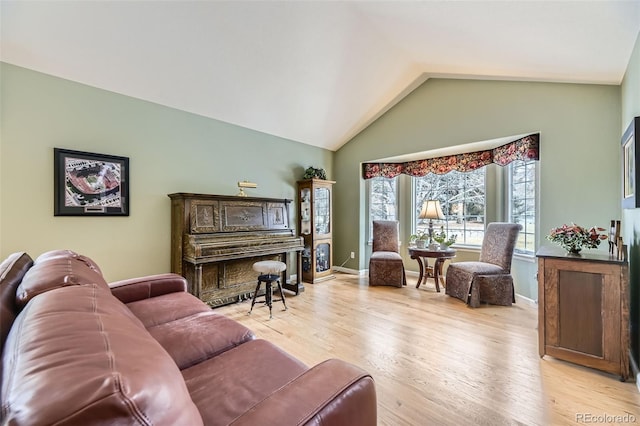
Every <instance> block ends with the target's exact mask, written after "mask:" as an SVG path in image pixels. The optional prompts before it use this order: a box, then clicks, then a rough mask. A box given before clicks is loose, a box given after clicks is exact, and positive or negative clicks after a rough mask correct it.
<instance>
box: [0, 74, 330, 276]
mask: <svg viewBox="0 0 640 426" xmlns="http://www.w3.org/2000/svg"><path fill="white" fill-rule="evenodd" d="M0 73H1V76H0V78H1V80H0V83H1V90H2V92H1V105H0V107H1V110H0V112H1V114H2V129H1V131H0V255H1V256H2V258H4V257H6V256H7V255H8V254H10V253H12V252H14V251H20V250H24V251H27V252H28V253H29V254H31V255H32V256H34V257H35V256H38V255H39V254H41V253H42V252H44V251H47V250H52V249H60V248H65V249H72V250H75V251H78V252H80V253H83V254H85V255H87V256H89V257H91V258H93V259H94V260H96V261H97V262H98V264H99V265H100V266H101V268H102V269H103V272H104V274H105V276H106V277H107V279H108V280H117V279H122V278H129V277H134V276H140V275H145V274H154V273H161V272H168V271H169V269H170V263H169V257H170V247H169V244H170V200H169V198H168V197H167V194H169V193H172V192H195V193H210V194H232V195H233V194H236V193H237V192H238V189H237V187H236V183H237V181H239V180H245V179H246V180H249V181H252V182H257V183H258V188H257V189H255V190H249V191H248V193H249V194H250V195H256V196H266V197H274V198H294V196H295V182H296V180H298V179H300V178H301V177H302V175H303V172H304V169H305V168H307V167H309V166H315V167H323V168H325V169H326V170H327V173H328V176H329V177H332V157H333V153H332V152H331V151H328V150H323V149H320V148H316V147H312V146H309V145H305V144H301V143H298V142H294V141H290V140H286V139H282V138H278V137H275V136H271V135H267V134H264V133H260V132H256V131H252V130H249V129H246V128H242V127H238V126H234V125H231V124H227V123H224V122H220V121H217V120H213V119H209V118H205V117H202V116H198V115H194V114H190V113H187V112H183V111H179V110H175V109H172V108H168V107H164V106H160V105H157V104H153V103H150V102H145V101H141V100H138V99H133V98H130V97H126V96H122V95H119V94H115V93H112V92H108V91H105V90H99V89H96V88H93V87H89V86H86V85H82V84H79V83H75V82H71V81H68V80H63V79H60V78H56V77H52V76H48V75H45V74H41V73H38V72H34V71H30V70H27V69H24V68H20V67H16V66H13V65H9V64H6V63H2V64H0ZM54 147H59V148H67V149H74V150H80V151H89V152H97V153H103V154H111V155H120V156H125V157H129V159H130V166H131V167H130V169H131V171H130V180H131V183H130V185H131V186H130V191H131V215H130V216H128V217H54V216H53V182H52V179H53V148H54ZM291 213H292V215H294V216H295V208H292V211H291ZM294 223H295V222H294Z"/></svg>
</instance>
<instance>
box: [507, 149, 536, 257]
mask: <svg viewBox="0 0 640 426" xmlns="http://www.w3.org/2000/svg"><path fill="white" fill-rule="evenodd" d="M535 171H536V162H535V161H530V162H527V163H525V162H523V161H514V162H513V163H511V164H510V165H509V182H510V185H509V199H510V202H509V212H508V213H509V220H510V221H511V222H514V223H519V224H521V225H522V231H520V235H519V236H518V241H517V243H516V251H517V252H522V253H527V254H533V252H534V251H535V223H536V220H535V219H536V203H535V199H536V185H535V176H536V173H535Z"/></svg>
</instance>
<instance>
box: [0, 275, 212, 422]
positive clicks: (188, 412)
mask: <svg viewBox="0 0 640 426" xmlns="http://www.w3.org/2000/svg"><path fill="white" fill-rule="evenodd" d="M3 367H4V375H3V379H2V416H0V417H4V422H6V424H12V425H27V424H28V425H44V424H47V425H50V424H56V425H79V424H95V423H96V421H97V420H99V421H100V422H101V423H103V424H134V423H135V424H144V425H150V424H153V425H177V424H188V425H201V424H202V418H201V416H200V414H199V412H198V410H197V408H196V407H195V405H194V404H193V401H192V400H191V398H190V396H189V393H188V391H187V389H186V386H185V383H184V381H183V379H182V376H181V374H180V371H179V370H178V368H177V367H176V365H175V363H174V362H173V360H172V359H171V357H170V356H169V355H168V354H167V353H166V352H165V351H164V350H163V349H162V347H161V346H160V344H159V343H158V342H157V341H156V340H155V339H154V338H153V337H151V335H150V334H149V333H148V332H147V331H146V329H145V328H144V326H143V325H142V324H141V323H140V321H139V320H138V319H137V318H135V317H134V316H133V315H132V314H131V312H130V311H129V310H128V309H127V308H126V306H125V305H124V304H122V303H121V302H120V301H119V300H118V299H116V298H115V297H114V296H113V295H111V293H110V291H109V290H108V289H107V290H105V289H103V288H102V286H101V285H97V284H92V285H77V286H70V287H64V288H59V289H56V290H53V291H48V292H46V293H43V294H40V295H39V296H38V297H34V298H33V299H32V300H31V301H30V302H29V304H27V306H26V307H25V308H24V310H23V311H22V312H21V313H20V315H18V317H17V318H16V321H15V323H14V325H13V328H12V329H11V331H10V332H9V337H8V339H7V343H6V347H5V353H4V359H3Z"/></svg>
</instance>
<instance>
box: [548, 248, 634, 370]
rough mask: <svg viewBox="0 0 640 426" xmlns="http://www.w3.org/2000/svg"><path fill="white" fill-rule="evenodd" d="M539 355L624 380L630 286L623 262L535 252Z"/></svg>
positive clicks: (555, 250)
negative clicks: (611, 374)
mask: <svg viewBox="0 0 640 426" xmlns="http://www.w3.org/2000/svg"><path fill="white" fill-rule="evenodd" d="M536 256H537V257H538V309H539V311H538V333H539V352H540V357H543V356H544V355H551V356H553V357H555V358H559V359H563V360H565V361H570V362H573V363H576V364H580V365H584V366H586V367H591V368H596V369H599V370H602V371H606V372H609V373H613V374H617V375H619V376H620V378H621V380H623V381H624V380H626V379H627V378H628V377H629V282H628V265H627V262H626V261H623V260H618V259H617V258H616V257H613V256H609V255H606V254H592V253H583V254H581V255H577V256H576V255H567V254H566V252H564V251H562V250H560V249H559V248H555V247H541V248H540V250H539V251H538V253H537V254H536Z"/></svg>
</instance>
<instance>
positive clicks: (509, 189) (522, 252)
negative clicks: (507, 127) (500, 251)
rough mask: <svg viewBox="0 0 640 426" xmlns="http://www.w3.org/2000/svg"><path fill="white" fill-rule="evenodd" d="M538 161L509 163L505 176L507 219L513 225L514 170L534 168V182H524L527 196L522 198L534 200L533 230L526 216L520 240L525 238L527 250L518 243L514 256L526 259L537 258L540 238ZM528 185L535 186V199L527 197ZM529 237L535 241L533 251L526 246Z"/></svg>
mask: <svg viewBox="0 0 640 426" xmlns="http://www.w3.org/2000/svg"><path fill="white" fill-rule="evenodd" d="M537 163H538V161H535V160H531V161H523V160H516V161H512V162H511V163H509V164H508V165H507V167H505V168H504V169H505V174H506V178H505V183H506V185H505V188H504V193H505V199H506V200H507V202H506V203H505V209H506V211H505V217H506V218H507V220H508V221H509V222H512V223H516V221H515V217H514V214H513V210H514V209H513V205H514V197H513V193H514V191H513V189H514V183H513V168H514V167H516V166H517V167H523V166H524V167H527V166H532V167H533V168H534V170H533V179H532V180H526V179H525V181H524V182H523V185H524V193H525V196H524V197H522V198H523V199H524V200H525V203H526V200H527V199H533V206H534V208H533V222H532V223H531V224H530V226H532V228H533V230H532V231H529V230H528V226H529V222H528V221H527V220H526V217H527V216H528V215H526V214H525V223H524V224H522V225H523V229H522V230H521V231H520V235H519V237H518V238H520V236H524V244H525V248H524V249H523V248H519V247H518V246H517V243H516V247H515V249H514V254H516V255H519V256H525V257H534V256H535V252H536V247H537V243H538V238H537V236H536V229H538V222H539V221H538V216H539V214H538V212H539V208H538V206H539V197H538V193H539V189H538V188H539V183H538V173H539V170H540V169H539V167H538V164H537ZM527 184H533V197H527V196H526V193H527ZM525 211H526V209H525ZM528 236H530V238H531V239H532V240H533V249H532V250H527V249H526V246H527V240H528Z"/></svg>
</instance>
